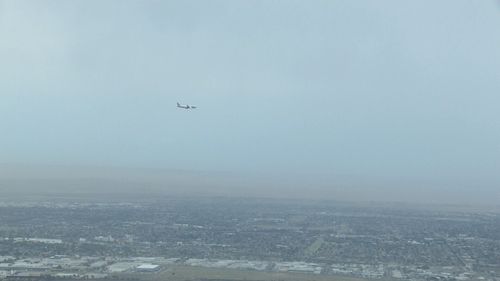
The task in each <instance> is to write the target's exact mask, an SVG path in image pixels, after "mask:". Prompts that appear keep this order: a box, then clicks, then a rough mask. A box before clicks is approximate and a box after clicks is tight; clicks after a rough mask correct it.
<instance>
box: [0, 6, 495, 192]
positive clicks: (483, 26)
mask: <svg viewBox="0 0 500 281" xmlns="http://www.w3.org/2000/svg"><path fill="white" fill-rule="evenodd" d="M177 101H179V102H181V103H191V104H196V105H198V106H199V109H197V110H195V111H185V110H180V109H177V108H176V107H175V104H176V102H177ZM0 132H1V137H0V162H1V163H3V164H4V166H3V167H6V166H9V165H13V164H15V165H39V166H44V165H59V166H74V167H125V168H160V169H170V170H172V169H174V170H184V171H202V172H204V173H205V172H208V173H209V172H214V173H232V174H237V175H242V176H243V177H246V176H249V175H252V176H256V177H259V176H262V177H263V178H266V179H268V180H267V181H266V182H267V183H273V182H276V183H277V182H281V183H283V185H284V188H286V186H287V185H288V186H289V187H290V188H291V189H293V190H294V191H296V190H301V189H300V188H301V184H304V186H305V183H308V184H309V185H314V184H321V185H322V186H323V189H322V191H324V192H326V193H328V190H329V189H328V188H329V186H331V190H334V189H335V188H338V187H339V186H344V187H346V186H357V187H358V188H359V187H363V188H366V189H367V190H370V188H371V191H372V192H373V191H376V189H377V188H380V187H384V188H395V189H398V190H409V191H411V192H417V191H418V190H420V189H425V190H428V191H436V194H437V193H439V192H457V193H460V194H462V195H464V196H465V197H463V198H466V197H467V196H468V195H470V194H474V195H475V196H479V197H481V198H483V199H485V200H486V201H487V200H490V201H491V200H493V201H495V200H496V201H499V200H500V8H499V5H498V3H497V2H495V1H488V0H484V1H470V0H442V1H431V0H429V1H421V0H419V1H400V0H394V1H368V0H366V1H362V0H359V1H350V0H345V1H333V0H332V1H330V0H329V1H291V0H287V1H230V0H227V1H97V0H95V1H76V0H75V1H63V0H60V1H22V0H21V1H20V0H15V1H14V0H10V1H5V0H0ZM200 184H202V183H200ZM256 184H257V183H256ZM304 190H306V193H307V189H304ZM478 194H479V195H478ZM427 196H428V197H432V193H428V194H427Z"/></svg>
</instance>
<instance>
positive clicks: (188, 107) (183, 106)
mask: <svg viewBox="0 0 500 281" xmlns="http://www.w3.org/2000/svg"><path fill="white" fill-rule="evenodd" d="M177 107H178V108H182V109H196V108H197V106H194V105H189V104H186V105H182V104H180V103H177Z"/></svg>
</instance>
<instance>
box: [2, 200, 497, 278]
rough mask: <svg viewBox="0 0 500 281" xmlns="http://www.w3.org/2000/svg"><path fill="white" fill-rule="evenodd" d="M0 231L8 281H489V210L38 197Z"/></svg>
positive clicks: (493, 213)
mask: <svg viewBox="0 0 500 281" xmlns="http://www.w3.org/2000/svg"><path fill="white" fill-rule="evenodd" d="M0 222H1V223H2V224H1V225H0V279H7V280H33V279H35V280H52V279H54V280H56V279H57V280H73V279H104V280H109V279H112V280H337V279H341V280H361V279H374V280H429V281H448V280H449V281H452V280H453V281H466V280H485V281H493V280H495V281H498V280H500V235H499V233H500V212H499V210H498V209H487V208H482V209H474V208H471V207H468V208H466V207H460V206H438V205H417V204H415V205H410V206H408V205H403V204H397V203H386V204H383V203H347V202H336V201H307V200H274V199H258V198H237V199H235V198H167V197H165V198H163V197H155V198H154V199H146V198H141V199H131V200H127V201H118V200H111V201H106V200H104V199H103V198H100V199H95V200H94V199H91V198H87V199H85V200H83V199H81V198H80V199H78V200H72V199H70V198H58V199H57V200H55V199H50V198H45V199H40V198H38V199H37V200H24V201H23V200H9V201H2V202H1V204H0Z"/></svg>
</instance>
